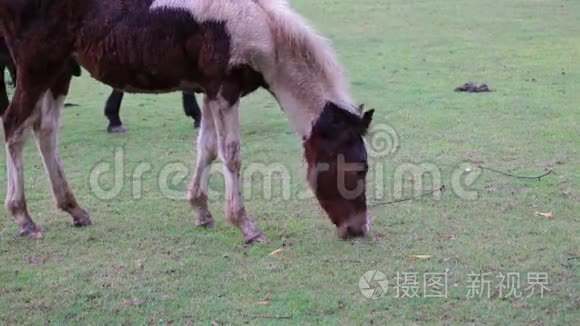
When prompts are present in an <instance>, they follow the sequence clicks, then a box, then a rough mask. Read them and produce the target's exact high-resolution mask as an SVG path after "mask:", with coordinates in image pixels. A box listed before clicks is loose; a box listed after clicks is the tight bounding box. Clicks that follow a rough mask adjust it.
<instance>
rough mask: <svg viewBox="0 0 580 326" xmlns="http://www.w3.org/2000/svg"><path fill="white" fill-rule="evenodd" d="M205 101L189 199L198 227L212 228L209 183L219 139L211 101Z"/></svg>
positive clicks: (213, 223) (205, 99) (213, 222)
mask: <svg viewBox="0 0 580 326" xmlns="http://www.w3.org/2000/svg"><path fill="white" fill-rule="evenodd" d="M203 99H204V103H203V106H202V110H203V117H204V118H203V121H202V122H201V130H200V131H199V136H198V137H197V163H196V166H195V174H194V176H193V179H192V180H191V183H190V185H189V191H188V199H189V202H190V203H191V206H192V207H193V210H194V213H195V214H196V215H197V218H198V220H197V225H199V226H204V227H211V226H214V225H215V221H214V219H213V216H212V215H211V213H210V211H209V209H208V207H207V183H208V179H209V173H210V165H211V163H212V162H213V161H214V160H215V158H216V157H217V139H216V131H215V125H214V122H213V120H212V112H211V108H210V107H209V101H208V100H207V97H206V96H204V98H203Z"/></svg>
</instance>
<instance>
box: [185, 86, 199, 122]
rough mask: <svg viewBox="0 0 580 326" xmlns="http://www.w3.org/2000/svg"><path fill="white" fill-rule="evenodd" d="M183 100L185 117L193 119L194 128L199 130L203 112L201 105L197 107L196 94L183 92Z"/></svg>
mask: <svg viewBox="0 0 580 326" xmlns="http://www.w3.org/2000/svg"><path fill="white" fill-rule="evenodd" d="M182 99H183V111H184V113H185V115H186V116H188V117H191V118H192V119H193V121H194V122H193V127H194V128H199V126H200V122H201V112H200V110H199V105H197V100H196V99H195V94H191V93H186V92H183V96H182Z"/></svg>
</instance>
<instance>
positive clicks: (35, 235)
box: [20, 225, 42, 240]
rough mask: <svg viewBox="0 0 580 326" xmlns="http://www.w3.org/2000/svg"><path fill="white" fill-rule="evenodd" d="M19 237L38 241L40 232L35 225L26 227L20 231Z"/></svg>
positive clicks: (40, 237) (40, 236)
mask: <svg viewBox="0 0 580 326" xmlns="http://www.w3.org/2000/svg"><path fill="white" fill-rule="evenodd" d="M20 236H21V237H27V238H28V239H32V240H38V239H42V232H40V229H39V228H38V227H37V226H36V225H28V226H25V227H24V228H22V229H21V230H20Z"/></svg>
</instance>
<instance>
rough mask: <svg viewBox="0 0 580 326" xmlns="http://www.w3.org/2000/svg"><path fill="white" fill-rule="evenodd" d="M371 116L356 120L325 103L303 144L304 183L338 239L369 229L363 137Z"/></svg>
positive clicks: (354, 235)
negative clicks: (314, 197)
mask: <svg viewBox="0 0 580 326" xmlns="http://www.w3.org/2000/svg"><path fill="white" fill-rule="evenodd" d="M372 116H373V110H371V111H367V112H365V113H364V115H363V116H362V117H360V116H358V115H355V114H353V113H350V112H348V111H346V110H343V109H341V108H339V107H337V105H336V104H334V103H328V104H327V105H326V106H325V108H324V110H323V111H322V113H321V115H320V117H319V118H318V120H317V121H316V122H315V124H314V126H313V127H312V131H311V134H310V136H309V137H308V138H307V139H305V140H304V150H305V156H306V160H307V161H308V181H309V183H310V186H311V187H312V189H313V190H314V193H315V194H316V198H317V199H318V201H319V202H320V205H321V206H322V208H323V209H324V210H325V211H326V213H327V214H328V216H329V217H330V219H331V220H332V222H333V223H334V224H335V225H336V228H337V234H338V236H339V237H340V238H350V237H356V236H364V235H365V234H366V233H367V232H368V230H369V228H370V220H369V217H368V215H367V205H366V175H367V170H368V164H367V151H366V148H365V145H364V141H363V136H364V134H365V133H366V131H367V129H368V127H369V125H370V123H371V120H372Z"/></svg>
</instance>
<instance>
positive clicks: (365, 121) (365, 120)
mask: <svg viewBox="0 0 580 326" xmlns="http://www.w3.org/2000/svg"><path fill="white" fill-rule="evenodd" d="M373 114H375V110H369V111H367V112H365V113H364V114H363V117H362V133H363V135H364V134H366V132H367V130H368V129H369V126H370V125H371V121H373Z"/></svg>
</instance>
